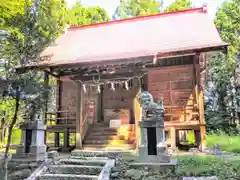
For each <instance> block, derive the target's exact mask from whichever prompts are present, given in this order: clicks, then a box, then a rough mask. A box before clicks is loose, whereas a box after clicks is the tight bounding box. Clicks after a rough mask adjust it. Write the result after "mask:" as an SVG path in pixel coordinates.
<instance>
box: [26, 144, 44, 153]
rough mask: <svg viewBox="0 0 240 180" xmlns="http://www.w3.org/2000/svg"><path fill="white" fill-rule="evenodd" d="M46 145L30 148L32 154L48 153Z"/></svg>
mask: <svg viewBox="0 0 240 180" xmlns="http://www.w3.org/2000/svg"><path fill="white" fill-rule="evenodd" d="M46 149H47V147H46V145H41V146H38V145H31V146H30V153H32V154H42V153H46Z"/></svg>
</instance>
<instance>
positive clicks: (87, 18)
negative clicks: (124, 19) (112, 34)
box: [67, 2, 110, 25]
mask: <svg viewBox="0 0 240 180" xmlns="http://www.w3.org/2000/svg"><path fill="white" fill-rule="evenodd" d="M109 20H110V18H109V16H108V14H107V12H106V11H105V10H104V9H102V8H101V7H99V6H96V7H90V8H84V7H83V6H82V5H81V4H80V3H79V2H78V3H76V4H75V5H74V6H72V7H71V8H70V9H69V10H68V18H67V24H70V25H87V24H95V23H99V22H106V21H109Z"/></svg>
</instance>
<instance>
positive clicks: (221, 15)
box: [215, 0, 240, 63]
mask: <svg viewBox="0 0 240 180" xmlns="http://www.w3.org/2000/svg"><path fill="white" fill-rule="evenodd" d="M239 7H240V0H232V1H229V2H225V3H223V4H222V6H221V7H220V8H219V10H218V12H217V14H216V20H215V25H216V26H217V28H218V30H219V32H220V36H221V38H222V39H223V40H224V41H226V42H228V43H229V48H228V53H229V60H230V63H235V62H236V55H237V54H238V53H239V52H240V21H239V19H240V8H239Z"/></svg>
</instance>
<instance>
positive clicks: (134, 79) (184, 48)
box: [24, 7, 227, 150]
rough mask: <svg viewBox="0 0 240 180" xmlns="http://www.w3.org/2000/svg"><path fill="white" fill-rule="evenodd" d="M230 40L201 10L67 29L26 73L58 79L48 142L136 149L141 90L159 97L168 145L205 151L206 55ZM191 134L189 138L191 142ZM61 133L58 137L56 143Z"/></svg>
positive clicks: (66, 146) (64, 145) (222, 48)
mask: <svg viewBox="0 0 240 180" xmlns="http://www.w3.org/2000/svg"><path fill="white" fill-rule="evenodd" d="M226 47H227V44H226V43H225V42H223V41H222V40H221V38H220V36H219V33H218V31H217V29H216V27H215V25H214V23H213V21H212V20H211V18H210V17H209V16H208V13H207V9H206V8H205V7H201V8H194V9H187V10H184V11H178V12H167V13H160V14H156V15H150V16H141V17H136V18H128V19H122V20H115V21H109V22H104V23H98V24H93V25H85V26H71V27H69V28H68V29H67V31H66V32H65V33H64V34H63V35H61V36H60V37H59V38H58V39H57V40H56V41H55V42H54V43H53V44H52V45H50V46H49V47H48V48H46V50H45V51H44V52H43V53H42V56H45V57H48V59H47V60H44V61H41V62H40V63H38V64H29V65H27V66H25V67H24V69H25V70H27V69H28V70H29V69H30V70H34V69H35V70H40V71H44V72H45V76H44V78H45V84H46V85H47V84H48V83H49V76H53V77H54V78H56V80H57V91H56V105H57V107H56V111H54V112H50V111H49V110H48V107H47V104H49V102H48V103H46V108H45V122H46V123H47V132H48V133H54V136H55V138H54V143H53V144H52V146H56V147H62V148H63V149H69V148H75V149H93V150H96V149H101V150H102V149H112V150H129V149H136V148H137V147H138V145H139V138H138V137H139V121H141V114H142V113H141V112H142V108H141V106H140V105H139V103H138V101H137V96H138V94H139V93H140V92H142V91H148V92H149V93H151V94H152V96H153V98H154V100H159V98H162V99H163V104H164V108H165V114H164V124H165V126H164V127H165V138H166V142H167V144H168V146H169V147H172V148H175V147H181V146H184V145H186V144H189V145H191V146H193V147H199V148H201V149H202V148H204V146H205V134H206V129H205V126H206V123H205V120H204V102H203V86H204V79H205V74H206V73H205V72H206V65H207V61H208V59H207V54H208V52H212V51H226ZM189 132H192V134H193V139H194V142H192V143H189V142H188V134H189ZM61 138H62V140H61Z"/></svg>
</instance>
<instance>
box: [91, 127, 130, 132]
mask: <svg viewBox="0 0 240 180" xmlns="http://www.w3.org/2000/svg"><path fill="white" fill-rule="evenodd" d="M122 130H124V131H133V128H132V127H131V126H121V127H120V128H118V129H116V128H110V127H105V126H102V127H101V126H100V127H98V126H93V127H92V128H91V131H122Z"/></svg>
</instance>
